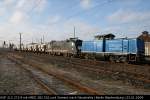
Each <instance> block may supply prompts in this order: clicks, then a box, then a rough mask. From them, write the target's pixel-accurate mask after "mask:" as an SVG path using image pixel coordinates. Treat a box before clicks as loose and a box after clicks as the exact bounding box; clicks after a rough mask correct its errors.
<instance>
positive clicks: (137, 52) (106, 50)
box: [81, 34, 145, 62]
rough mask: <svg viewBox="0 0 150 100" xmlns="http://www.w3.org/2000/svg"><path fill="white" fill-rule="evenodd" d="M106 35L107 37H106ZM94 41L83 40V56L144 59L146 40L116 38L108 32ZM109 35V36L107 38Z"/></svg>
mask: <svg viewBox="0 0 150 100" xmlns="http://www.w3.org/2000/svg"><path fill="white" fill-rule="evenodd" d="M105 36H106V37H105ZM105 36H102V38H100V39H98V40H93V41H83V42H82V47H81V56H82V57H84V58H87V59H101V60H109V61H115V62H131V61H132V62H135V61H136V62H137V61H140V60H144V51H145V50H144V41H143V40H140V39H138V38H119V39H114V35H112V34H108V35H105ZM107 37H109V38H107Z"/></svg>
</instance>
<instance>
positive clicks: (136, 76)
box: [35, 55, 150, 86]
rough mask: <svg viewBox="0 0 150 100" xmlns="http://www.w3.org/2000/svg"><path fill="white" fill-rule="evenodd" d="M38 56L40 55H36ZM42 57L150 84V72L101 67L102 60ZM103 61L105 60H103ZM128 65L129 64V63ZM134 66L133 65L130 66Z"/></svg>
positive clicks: (120, 78) (138, 84) (132, 81)
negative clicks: (143, 72) (142, 72)
mask: <svg viewBox="0 0 150 100" xmlns="http://www.w3.org/2000/svg"><path fill="white" fill-rule="evenodd" d="M35 56H37V57H38V59H39V56H38V55H35ZM42 58H47V59H48V60H51V62H52V61H54V62H56V61H57V62H61V63H63V64H64V65H66V66H72V67H76V68H79V69H84V70H89V71H92V72H95V73H98V74H101V73H105V74H106V73H107V75H110V76H112V75H115V76H119V77H118V78H117V79H119V80H127V79H128V81H129V82H130V83H131V84H132V85H135V86H143V85H144V84H150V79H149V78H150V75H149V74H147V73H146V74H141V73H138V72H137V71H136V69H133V70H132V71H128V70H127V68H125V67H123V66H121V65H120V67H122V69H123V70H121V68H120V69H118V70H117V69H113V68H109V66H106V65H105V67H100V62H99V61H92V60H85V59H84V60H83V59H78V58H64V57H59V59H58V57H50V56H42ZM101 63H103V62H101ZM126 66H129V64H127V65H126ZM130 67H132V66H130Z"/></svg>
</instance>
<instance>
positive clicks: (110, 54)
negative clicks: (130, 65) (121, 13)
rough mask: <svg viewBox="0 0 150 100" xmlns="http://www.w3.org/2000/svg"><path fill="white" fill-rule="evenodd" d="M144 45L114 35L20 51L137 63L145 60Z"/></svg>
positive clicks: (26, 47) (71, 39)
mask: <svg viewBox="0 0 150 100" xmlns="http://www.w3.org/2000/svg"><path fill="white" fill-rule="evenodd" d="M144 43H145V42H144V41H143V40H141V39H138V38H119V39H114V35H112V34H107V35H105V36H102V37H99V39H95V40H92V41H83V40H80V39H78V38H70V39H68V40H64V41H51V42H47V43H39V44H38V43H31V44H27V45H26V46H24V47H22V51H24V52H34V53H45V54H51V55H58V56H65V57H79V58H85V59H97V60H107V61H113V62H138V61H144V59H145V44H144ZM16 50H19V49H18V48H17V49H16Z"/></svg>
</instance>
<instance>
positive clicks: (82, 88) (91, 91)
mask: <svg viewBox="0 0 150 100" xmlns="http://www.w3.org/2000/svg"><path fill="white" fill-rule="evenodd" d="M8 58H9V59H11V60H12V61H14V62H16V63H18V64H21V65H22V64H26V65H29V66H31V67H33V68H35V69H37V70H40V71H42V72H43V73H45V74H47V75H49V76H53V77H55V78H56V79H58V80H61V81H63V82H65V83H67V85H70V86H72V87H74V88H76V89H75V90H78V91H81V92H82V93H84V94H91V95H104V93H103V92H99V91H97V90H95V89H92V88H90V87H88V86H85V85H83V84H81V83H80V82H79V81H78V80H73V79H71V78H69V77H66V76H64V75H63V74H60V73H59V72H54V71H51V70H45V69H43V68H41V66H40V65H38V64H35V63H32V62H30V61H25V60H24V59H21V57H16V56H14V55H12V54H11V55H9V56H8ZM23 69H25V70H26V71H27V72H29V73H30V75H31V76H32V78H33V79H34V80H35V81H36V82H37V83H38V84H40V85H41V86H42V88H44V89H45V90H46V91H47V92H48V94H52V95H53V94H54V95H56V94H57V93H56V92H55V91H53V90H52V89H51V88H49V87H48V86H47V85H46V84H45V83H43V81H41V80H40V79H39V78H37V77H36V76H34V75H33V73H32V71H31V70H29V69H27V68H26V67H23Z"/></svg>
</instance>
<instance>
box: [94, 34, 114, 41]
mask: <svg viewBox="0 0 150 100" xmlns="http://www.w3.org/2000/svg"><path fill="white" fill-rule="evenodd" d="M114 38H115V35H114V34H112V33H109V34H102V35H96V36H95V39H98V40H99V39H114Z"/></svg>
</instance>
